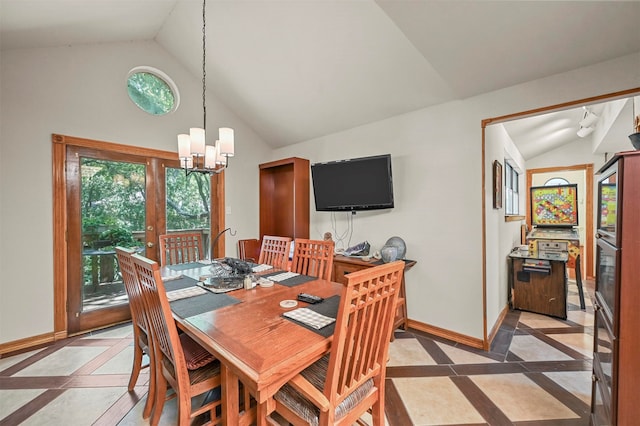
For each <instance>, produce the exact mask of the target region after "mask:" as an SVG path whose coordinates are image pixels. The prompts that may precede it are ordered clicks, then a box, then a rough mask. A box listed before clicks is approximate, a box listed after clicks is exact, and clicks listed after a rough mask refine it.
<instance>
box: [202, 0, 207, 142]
mask: <svg viewBox="0 0 640 426" xmlns="http://www.w3.org/2000/svg"><path fill="white" fill-rule="evenodd" d="M206 6H207V0H202V111H203V115H204V117H203V120H204V123H203V124H202V128H203V129H205V130H207V98H206V93H207V67H206V65H207V13H206Z"/></svg>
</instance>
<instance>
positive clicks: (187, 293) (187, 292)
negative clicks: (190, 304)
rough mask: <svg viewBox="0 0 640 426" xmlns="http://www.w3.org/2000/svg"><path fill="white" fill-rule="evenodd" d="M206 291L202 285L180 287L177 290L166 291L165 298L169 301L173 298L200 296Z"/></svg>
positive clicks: (173, 299)
mask: <svg viewBox="0 0 640 426" xmlns="http://www.w3.org/2000/svg"><path fill="white" fill-rule="evenodd" d="M205 293H207V290H205V289H204V288H202V287H198V286H193V287H187V288H181V289H179V290H172V291H168V292H167V299H168V300H169V302H173V301H175V300H180V299H186V298H188V297H195V296H200V295H201V294H205Z"/></svg>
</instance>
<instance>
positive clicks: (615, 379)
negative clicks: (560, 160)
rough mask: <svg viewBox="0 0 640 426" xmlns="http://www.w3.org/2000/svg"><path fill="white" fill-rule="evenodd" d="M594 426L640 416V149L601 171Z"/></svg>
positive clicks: (616, 158) (630, 420)
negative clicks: (638, 399) (639, 265)
mask: <svg viewBox="0 0 640 426" xmlns="http://www.w3.org/2000/svg"><path fill="white" fill-rule="evenodd" d="M598 173H599V174H600V177H599V179H598V206H597V212H598V217H597V228H598V231H597V233H596V240H597V244H596V286H595V302H594V309H595V324H594V345H593V352H594V353H593V389H592V401H591V424H592V425H631V424H637V422H638V418H640V404H638V402H637V396H638V395H640V337H639V336H640V332H639V330H640V278H639V275H638V261H639V260H640V151H628V152H622V153H618V154H616V155H614V156H613V157H612V158H611V160H609V161H608V162H607V164H605V165H604V166H603V167H602V169H600V171H599V172H598Z"/></svg>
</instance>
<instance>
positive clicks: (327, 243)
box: [291, 238, 335, 280]
mask: <svg viewBox="0 0 640 426" xmlns="http://www.w3.org/2000/svg"><path fill="white" fill-rule="evenodd" d="M334 247H335V245H334V242H333V241H332V240H307V239H303V238H296V239H295V243H294V246H293V260H292V261H291V272H297V273H299V274H304V275H310V276H312V277H318V278H319V279H321V280H331V273H332V271H333V255H334V253H333V252H334Z"/></svg>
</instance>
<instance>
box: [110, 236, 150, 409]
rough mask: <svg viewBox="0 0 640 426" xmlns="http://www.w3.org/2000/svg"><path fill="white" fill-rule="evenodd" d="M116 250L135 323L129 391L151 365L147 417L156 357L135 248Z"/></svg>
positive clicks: (133, 322) (132, 322) (145, 407)
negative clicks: (146, 358)
mask: <svg viewBox="0 0 640 426" xmlns="http://www.w3.org/2000/svg"><path fill="white" fill-rule="evenodd" d="M115 251H116V257H117V258H118V264H119V265H120V273H121V274H122V282H123V283H124V289H125V291H126V292H127V297H128V298H129V309H130V310H131V324H132V325H133V367H132V369H131V377H130V378H129V386H128V390H129V392H132V391H133V388H134V387H135V385H136V382H137V381H138V376H139V375H140V371H141V370H142V369H143V368H147V367H149V391H148V393H147V402H146V404H145V406H144V411H143V412H142V417H143V418H144V419H146V418H148V417H149V416H150V415H151V410H152V409H153V400H154V399H155V390H156V386H155V383H156V380H155V375H154V371H155V368H154V357H153V353H152V352H153V351H152V350H151V346H150V338H151V332H150V331H149V322H148V321H147V316H146V314H145V309H144V302H143V300H142V293H141V290H140V285H139V284H138V280H137V278H136V273H135V269H134V267H133V260H132V259H131V256H132V255H133V254H134V253H135V250H132V249H129V248H124V247H116V248H115ZM144 354H147V356H148V358H149V363H148V364H143V362H142V361H143V355H144Z"/></svg>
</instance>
